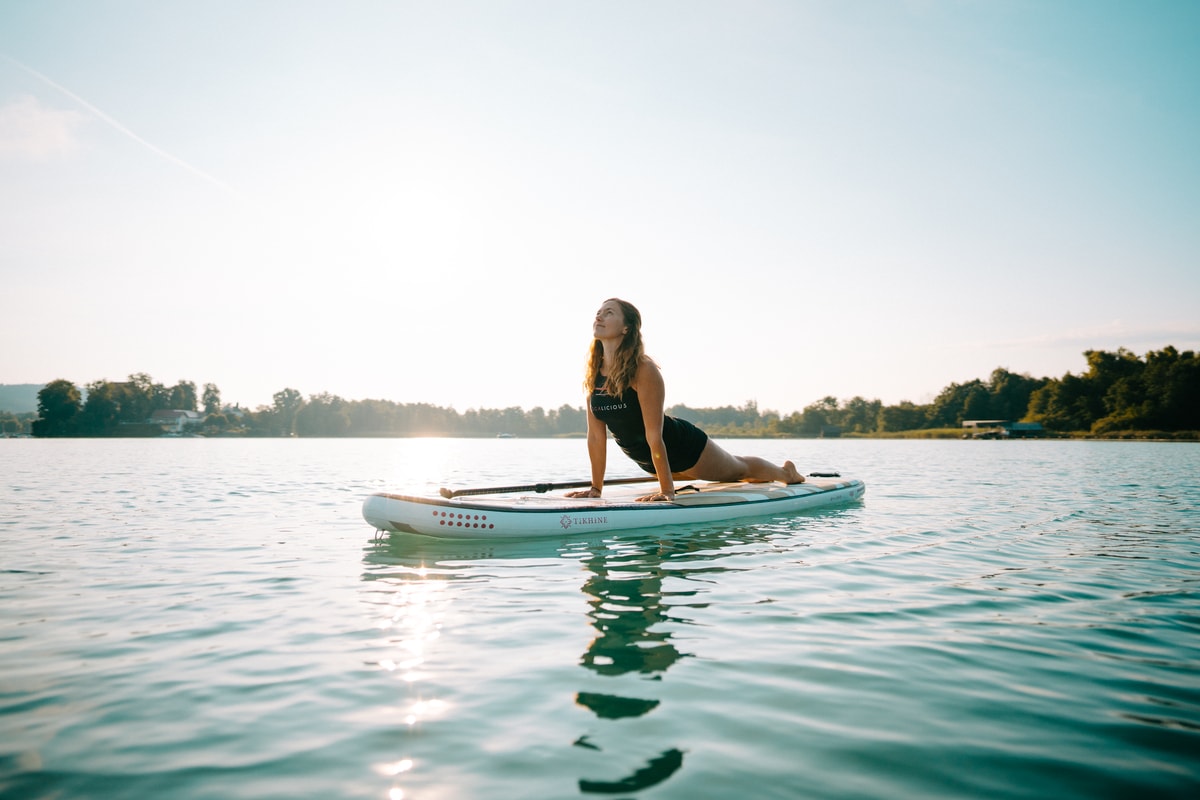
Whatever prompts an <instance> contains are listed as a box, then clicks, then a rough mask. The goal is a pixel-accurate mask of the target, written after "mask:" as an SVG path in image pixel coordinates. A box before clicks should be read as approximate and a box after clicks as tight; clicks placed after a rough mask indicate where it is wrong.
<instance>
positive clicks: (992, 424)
mask: <svg viewBox="0 0 1200 800" xmlns="http://www.w3.org/2000/svg"><path fill="white" fill-rule="evenodd" d="M962 426H963V435H962V438H964V439H1036V438H1038V437H1040V436H1045V435H1046V429H1045V428H1043V427H1042V423H1040V422H1013V421H1012V420H1009V419H965V420H963V424H962Z"/></svg>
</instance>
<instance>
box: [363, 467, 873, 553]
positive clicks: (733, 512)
mask: <svg viewBox="0 0 1200 800" xmlns="http://www.w3.org/2000/svg"><path fill="white" fill-rule="evenodd" d="M865 491H866V487H865V486H864V485H863V482H862V481H860V480H858V479H855V478H842V477H840V476H836V475H835V476H833V477H823V476H813V477H810V478H807V479H805V481H804V483H795V484H792V485H790V486H785V485H784V484H781V483H705V484H700V485H698V486H695V487H681V488H678V489H677V490H676V494H675V500H674V501H673V502H670V503H662V502H657V503H639V502H637V501H636V500H637V498H638V497H639V496H641V495H644V494H646V493H647V487H645V486H640V487H639V486H606V487H605V488H604V497H600V498H582V497H564V496H562V495H558V496H547V495H539V494H534V493H511V494H506V495H501V496H495V497H481V496H478V495H475V496H467V497H454V498H451V499H444V498H441V497H411V496H407V495H398V494H385V493H379V494H373V495H370V496H369V497H367V499H366V500H365V501H363V510H362V513H363V518H364V519H366V521H367V522H368V523H370V524H371V525H373V526H375V528H376V529H377V530H381V531H397V532H407V533H423V534H426V535H428V536H438V537H442V538H447V539H505V538H514V539H516V538H532V537H546V536H564V535H572V534H587V533H602V532H605V531H619V530H631V529H634V528H651V527H659V526H662V525H680V524H692V523H703V522H724V521H726V520H735V519H744V518H747V517H769V516H773V515H780V514H790V513H792V512H795V511H803V510H806V509H810V508H820V507H822V506H828V505H834V504H837V503H848V502H852V501H854V500H858V499H860V498H861V497H862V496H863V492H865Z"/></svg>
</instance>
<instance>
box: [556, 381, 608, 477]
mask: <svg viewBox="0 0 1200 800" xmlns="http://www.w3.org/2000/svg"><path fill="white" fill-rule="evenodd" d="M585 408H587V448H588V460H589V461H591V463H592V485H591V487H590V488H588V489H581V490H580V491H577V492H567V495H566V496H567V497H599V496H600V493H601V491H602V490H603V489H604V470H605V467H606V462H607V460H608V426H607V425H605V424H604V423H603V422H601V421H600V420H599V419H597V418H596V415H595V414H593V413H592V406H591V403H588V404H586V405H585Z"/></svg>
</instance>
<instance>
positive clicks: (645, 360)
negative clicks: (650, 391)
mask: <svg viewBox="0 0 1200 800" xmlns="http://www.w3.org/2000/svg"><path fill="white" fill-rule="evenodd" d="M662 379H663V378H662V370H661V369H659V368H658V363H657V362H655V360H654V359H653V358H651V357H650V356H642V359H641V361H639V362H638V365H637V372H636V373H634V376H633V384H634V386H633V388H634V389H640V387H641V386H642V384H643V383H644V382H647V381H649V382H653V383H657V384H661V383H662Z"/></svg>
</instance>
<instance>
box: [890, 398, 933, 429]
mask: <svg viewBox="0 0 1200 800" xmlns="http://www.w3.org/2000/svg"><path fill="white" fill-rule="evenodd" d="M928 420H929V418H928V416H927V415H926V409H925V407H924V406H918V405H914V404H913V403H912V402H911V401H909V400H902V401H900V403H899V404H898V405H894V406H884V407H883V408H881V409H879V431H880V432H882V433H898V432H900V431H915V430H919V429H921V428H924V427H925V426H926V424H927V423H928Z"/></svg>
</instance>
